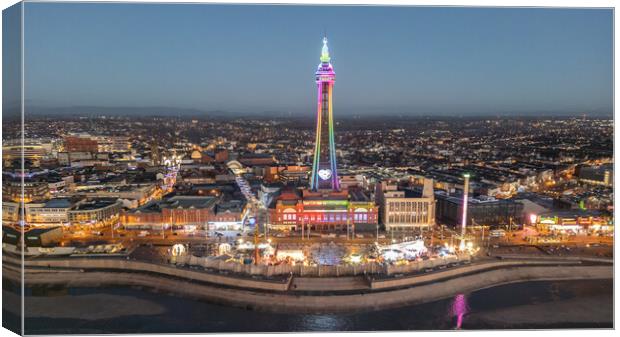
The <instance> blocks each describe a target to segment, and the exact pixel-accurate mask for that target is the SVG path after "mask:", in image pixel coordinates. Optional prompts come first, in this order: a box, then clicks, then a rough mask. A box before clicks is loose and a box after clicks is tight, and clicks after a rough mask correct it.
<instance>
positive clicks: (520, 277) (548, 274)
mask: <svg viewBox="0 0 620 337" xmlns="http://www.w3.org/2000/svg"><path fill="white" fill-rule="evenodd" d="M439 274H441V273H436V274H435V275H432V277H430V278H429V279H428V280H427V282H426V283H425V284H422V285H418V286H414V287H409V288H397V289H392V290H386V291H375V292H362V293H357V294H340V295H339V294H328V295H300V294H299V293H295V292H285V293H279V292H261V291H253V290H243V289H230V288H221V287H213V286H210V285H206V284H200V283H195V282H191V281H189V280H187V281H185V280H178V279H170V278H163V277H158V276H156V275H153V274H143V273H126V272H99V271H94V272H86V273H81V272H65V273H55V272H49V273H36V274H28V273H27V275H26V283H27V284H62V285H65V286H71V287H79V286H84V287H86V286H88V287H92V286H101V285H114V286H144V287H150V288H156V289H158V290H160V291H165V292H172V293H176V294H179V295H182V296H189V297H192V298H196V299H204V300H208V301H212V302H216V303H222V304H226V305H233V306H239V307H244V308H255V309H260V310H267V311H276V312H311V313H324V312H351V311H367V310H378V309H384V308H389V307H397V306H402V305H410V304H417V303H423V302H428V301H435V300H439V299H442V298H447V297H451V296H454V295H456V294H459V293H467V292H471V291H475V290H478V289H483V288H488V287H492V286H497V285H501V284H507V283H515V282H523V281H543V280H544V281H549V280H582V279H591V280H596V279H610V278H613V267H612V266H609V265H606V266H600V265H598V266H575V265H558V266H512V267H507V268H500V269H492V270H487V271H481V272H478V273H475V274H467V275H463V276H459V277H454V278H449V279H445V278H444V277H443V276H441V275H439ZM4 275H5V277H7V278H10V279H19V272H16V271H13V270H6V269H5V271H4ZM429 276H431V275H429ZM444 276H445V275H444ZM428 281H434V282H428Z"/></svg>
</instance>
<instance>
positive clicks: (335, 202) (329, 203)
mask: <svg viewBox="0 0 620 337" xmlns="http://www.w3.org/2000/svg"><path fill="white" fill-rule="evenodd" d="M348 204H349V201H348V200H304V205H308V206H347V205H348Z"/></svg>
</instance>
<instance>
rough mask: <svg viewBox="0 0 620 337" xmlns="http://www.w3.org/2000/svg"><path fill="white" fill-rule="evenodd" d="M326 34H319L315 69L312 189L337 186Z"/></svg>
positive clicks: (331, 69)
mask: <svg viewBox="0 0 620 337" xmlns="http://www.w3.org/2000/svg"><path fill="white" fill-rule="evenodd" d="M329 60H330V57H329V49H328V48H327V37H324V38H323V50H322V52H321V63H320V64H319V68H318V69H317V71H316V84H317V87H318V98H317V114H316V139H315V144H314V161H313V163H312V176H311V177H310V188H311V189H312V190H313V191H316V190H340V182H339V181H338V170H337V167H336V145H335V144H334V119H333V116H332V91H333V88H334V82H335V80H336V73H334V67H333V66H332V64H331V63H330V62H329Z"/></svg>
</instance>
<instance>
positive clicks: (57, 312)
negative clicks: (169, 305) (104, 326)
mask: <svg viewBox="0 0 620 337" xmlns="http://www.w3.org/2000/svg"><path fill="white" fill-rule="evenodd" d="M2 296H7V297H9V299H11V300H14V301H19V295H17V294H14V293H12V292H10V291H2ZM24 307H25V310H24V311H25V314H26V317H46V318H74V319H84V320H99V319H110V318H119V317H124V316H131V315H159V314H162V313H164V312H165V311H166V309H165V308H164V307H163V306H161V305H159V304H157V303H155V302H151V301H148V300H144V299H139V298H135V297H132V296H119V295H110V294H87V295H78V296H75V295H68V296H62V297H58V296H51V297H41V296H26V298H25V306H24ZM6 310H8V311H9V312H11V313H13V314H18V312H17V311H18V308H11V307H9V308H6Z"/></svg>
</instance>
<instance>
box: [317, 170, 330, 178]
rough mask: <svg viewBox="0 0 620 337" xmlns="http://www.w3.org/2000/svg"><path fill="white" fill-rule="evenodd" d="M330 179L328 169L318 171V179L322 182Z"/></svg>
mask: <svg viewBox="0 0 620 337" xmlns="http://www.w3.org/2000/svg"><path fill="white" fill-rule="evenodd" d="M331 177H332V170H330V169H322V170H319V178H321V179H322V180H327V179H329V178H331Z"/></svg>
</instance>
